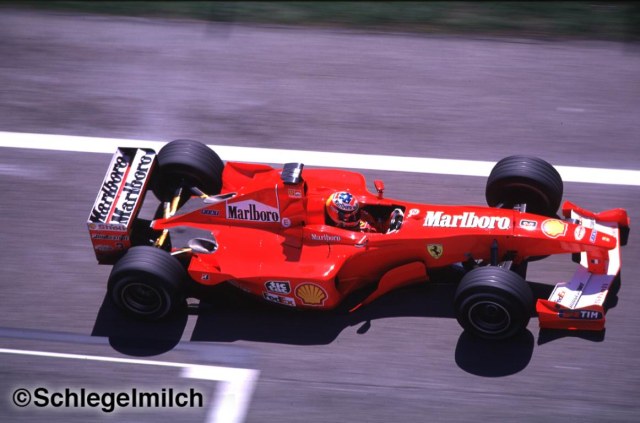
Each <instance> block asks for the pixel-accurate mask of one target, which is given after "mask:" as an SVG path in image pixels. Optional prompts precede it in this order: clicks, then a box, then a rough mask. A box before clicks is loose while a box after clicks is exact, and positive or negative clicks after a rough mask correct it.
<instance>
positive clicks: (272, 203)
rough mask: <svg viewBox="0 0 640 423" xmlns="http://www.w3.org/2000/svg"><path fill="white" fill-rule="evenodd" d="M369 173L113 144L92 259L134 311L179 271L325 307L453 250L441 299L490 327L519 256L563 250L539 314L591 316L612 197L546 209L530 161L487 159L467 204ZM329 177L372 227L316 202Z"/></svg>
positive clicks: (544, 172) (286, 301) (415, 272)
mask: <svg viewBox="0 0 640 423" xmlns="http://www.w3.org/2000/svg"><path fill="white" fill-rule="evenodd" d="M375 189H376V191H377V193H375V194H373V193H371V192H369V191H368V190H367V188H366V182H365V179H364V177H363V176H362V175H361V174H359V173H355V172H351V171H345V170H335V169H304V166H303V164H301V163H287V164H285V165H284V166H283V167H282V168H281V169H278V168H273V167H271V166H267V165H264V164H249V163H240V162H226V163H224V162H223V161H222V160H221V159H220V157H219V156H218V155H217V154H216V153H215V152H214V151H213V150H212V149H210V148H209V147H207V146H206V145H205V144H202V143H200V142H197V141H192V140H176V141H172V142H170V143H168V144H166V145H165V146H164V147H163V148H162V149H161V150H160V151H159V152H157V153H156V152H155V151H154V150H152V149H138V148H119V149H118V150H117V152H116V153H115V154H114V156H113V158H112V160H111V164H110V166H109V169H108V171H107V174H106V176H105V178H104V181H103V184H102V187H101V189H100V191H99V194H98V197H97V198H96V201H95V203H94V206H93V209H92V210H91V213H90V216H89V219H88V227H89V232H90V235H91V240H92V243H93V247H94V251H95V254H96V257H97V259H98V262H99V263H101V264H113V269H112V271H111V274H110V276H109V281H108V295H109V296H110V297H111V298H112V299H113V301H114V302H115V304H116V305H118V306H119V307H121V308H122V309H124V310H125V311H127V312H129V313H131V314H133V315H135V316H138V317H140V318H145V319H152V320H154V319H160V318H162V317H164V316H165V315H167V314H168V313H169V312H170V311H172V310H174V309H175V308H176V307H177V306H178V305H179V304H180V303H182V304H184V299H185V296H187V294H188V293H187V290H186V285H187V282H188V283H192V282H191V281H189V279H188V278H190V279H192V281H195V282H197V283H198V284H201V285H204V286H214V285H218V284H222V283H226V284H230V285H232V286H234V287H236V288H238V289H239V290H242V291H245V292H247V293H249V294H252V295H254V296H257V297H259V298H260V299H262V300H265V301H267V302H271V303H275V304H278V305H280V306H284V307H292V308H299V309H318V310H330V309H335V308H336V307H337V306H338V305H340V304H341V303H343V301H344V300H345V299H346V298H347V297H349V296H350V295H351V294H353V293H355V292H357V291H360V292H361V290H363V289H365V288H368V296H367V297H365V299H364V300H362V301H361V302H360V303H359V305H358V306H356V307H354V309H355V308H358V307H359V306H364V305H366V304H369V303H371V302H372V301H374V300H375V299H377V298H379V297H380V296H382V295H384V294H386V293H388V292H389V291H392V290H395V289H398V288H400V287H404V286H408V285H410V284H418V283H425V282H427V281H429V279H430V273H431V272H432V271H434V270H435V269H439V268H445V267H450V266H455V267H456V268H458V269H462V272H464V276H463V277H462V279H461V280H460V282H459V284H458V286H457V289H456V293H455V298H454V305H453V306H454V309H455V314H456V317H457V320H458V321H459V323H460V324H461V326H462V327H463V328H464V329H465V330H467V331H469V332H471V333H473V334H475V335H477V336H480V337H483V338H488V339H504V338H508V337H511V336H514V335H516V334H518V333H520V332H522V331H524V330H525V328H526V326H527V324H528V322H529V319H530V317H531V315H533V311H534V298H533V294H532V290H531V288H530V287H529V285H528V284H527V283H526V282H525V277H526V270H527V263H528V262H530V261H533V260H540V259H541V258H544V257H546V256H549V255H552V254H570V255H571V256H572V257H573V260H574V261H575V262H577V263H578V270H577V271H576V272H575V275H574V276H573V278H572V279H571V280H570V281H569V282H564V283H559V284H558V285H556V287H555V289H554V290H553V292H552V293H551V296H550V297H549V298H548V299H537V302H536V303H535V310H536V311H537V314H538V316H539V322H540V326H541V327H543V328H556V329H584V330H602V329H603V328H604V321H605V309H604V307H603V305H604V300H605V297H606V296H607V293H608V291H609V288H610V286H611V284H612V282H613V280H614V279H615V278H616V276H617V275H618V273H619V271H620V246H622V245H625V244H626V242H627V239H628V234H629V218H628V216H627V213H626V211H625V210H623V209H613V210H608V211H604V212H601V213H594V212H591V211H589V210H585V209H583V208H580V207H578V206H577V205H575V204H572V203H571V202H568V201H567V202H565V203H564V205H563V206H562V209H561V210H562V214H561V216H558V215H557V214H556V213H557V210H558V208H559V207H560V203H561V201H562V193H563V183H562V179H561V177H560V175H559V173H558V172H557V171H556V170H555V169H554V168H553V166H551V165H550V164H549V163H547V162H546V161H544V160H542V159H539V158H535V157H528V156H510V157H506V158H504V159H502V160H500V161H499V162H498V163H497V164H496V165H495V167H494V168H493V170H492V171H491V174H490V175H489V178H488V181H487V185H486V199H487V203H488V206H483V207H479V206H468V205H462V206H450V205H435V204H417V203H410V202H406V201H400V200H394V199H388V198H385V197H384V184H383V183H382V182H381V181H375ZM148 190H151V191H153V193H154V194H155V196H156V197H157V198H158V199H159V200H160V202H161V204H160V206H159V207H158V209H157V211H156V213H155V215H154V218H153V219H148V220H145V219H141V218H140V217H139V216H138V214H139V212H140V209H141V207H142V204H143V201H144V197H145V193H146V192H147V191H148ZM336 192H342V193H347V194H345V195H346V197H345V198H347V197H348V198H347V200H349V201H351V202H353V201H354V199H355V200H356V201H357V202H358V204H359V207H360V209H361V210H362V211H363V212H365V213H366V215H367V216H368V218H369V221H370V223H371V225H370V226H371V227H373V228H374V229H371V230H365V229H363V227H362V226H361V225H356V226H354V227H349V228H347V227H339V226H336V225H335V224H334V221H333V220H331V219H330V218H329V216H328V211H327V206H328V205H329V202H330V198H333V197H332V195H333V194H334V193H336ZM343 199H344V198H343ZM194 202H195V203H197V207H196V208H192V210H190V211H186V212H181V213H178V211H179V210H180V209H182V210H185V209H187V208H188V207H185V204H193V203H194ZM185 227H186V228H190V229H193V230H197V231H199V232H200V233H203V234H204V236H199V237H195V238H193V239H191V240H189V241H188V242H185V244H186V245H184V246H180V247H177V248H176V247H173V246H172V232H173V231H174V230H178V231H179V230H184V228H185ZM177 228H183V229H177ZM197 286H200V285H197Z"/></svg>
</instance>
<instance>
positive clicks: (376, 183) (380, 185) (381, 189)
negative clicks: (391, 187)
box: [373, 179, 384, 198]
mask: <svg viewBox="0 0 640 423" xmlns="http://www.w3.org/2000/svg"><path fill="white" fill-rule="evenodd" d="M373 185H374V186H375V187H376V191H378V198H382V195H383V194H384V182H382V181H381V180H379V179H376V180H375V181H373Z"/></svg>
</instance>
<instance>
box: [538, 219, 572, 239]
mask: <svg viewBox="0 0 640 423" xmlns="http://www.w3.org/2000/svg"><path fill="white" fill-rule="evenodd" d="M542 232H543V233H544V234H545V235H546V236H548V237H549V238H558V237H559V236H561V235H565V234H566V233H567V224H566V223H565V222H563V221H562V220H558V219H547V220H545V221H544V222H542Z"/></svg>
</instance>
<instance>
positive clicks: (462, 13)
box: [2, 0, 640, 41]
mask: <svg viewBox="0 0 640 423" xmlns="http://www.w3.org/2000/svg"><path fill="white" fill-rule="evenodd" d="M2 4H3V5H5V6H12V7H28V8H40V9H49V10H58V11H76V12H81V13H97V14H112V15H124V16H148V17H161V18H192V19H202V20H208V21H220V22H244V23H262V24H283V25H306V26H330V27H346V28H360V29H366V30H382V31H385V30H388V31H406V32H419V33H437V34H485V35H506V36H524V37H551V38H556V37H559V38H567V37H569V38H583V39H606V40H634V41H638V40H640V6H636V5H635V3H633V2H612V1H593V2H584V1H547V2H535V1H534V2H517V1H484V2H483V1H421V2H419V1H404V2H338V1H323V2H320V1H280V2H278V1H274V2H266V1H265V2H251V1H247V2H244V1H238V2H225V1H216V2H211V1H176V2H171V1H7V0H4V1H3V2H2Z"/></svg>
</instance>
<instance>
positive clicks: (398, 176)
mask: <svg viewBox="0 0 640 423" xmlns="http://www.w3.org/2000/svg"><path fill="white" fill-rule="evenodd" d="M636 53H637V50H635V49H634V48H632V47H631V46H628V45H623V44H612V43H596V42H548V41H533V40H494V39H463V38H442V37H435V36H428V35H423V36H410V35H402V34H389V35H384V34H375V33H358V32H348V31H334V30H327V31H325V30H301V29H291V28H267V27H262V28H257V27H247V26H241V25H234V24H231V25H229V24H226V25H219V24H203V23H197V22H189V21H153V20H144V19H116V18H104V17H79V16H74V15H62V14H48V15H47V14H37V13H25V12H15V11H11V10H7V9H0V57H3V58H4V59H3V60H2V62H0V130H1V131H7V132H25V133H44V134H63V135H81V136H95V137H111V138H127V139H143V140H163V141H168V140H171V139H175V138H195V139H199V140H202V141H204V142H207V143H208V144H220V145H227V146H243V147H262V148H280V149H297V150H309V151H331V152H345V153H346V152H348V153H360V154H379V155H403V156H412V157H434V158H450V159H468V160H484V161H496V160H498V159H500V158H501V157H503V156H506V155H509V154H516V153H523V154H533V155H537V156H540V157H543V158H545V159H546V160H548V161H550V162H551V163H553V164H555V165H565V166H585V167H598V168H611V169H628V170H638V168H639V165H638V163H639V161H638V158H639V156H640V155H639V153H640V147H638V137H639V135H640V121H639V120H638V112H639V111H640V55H638V54H636ZM108 162H109V155H108V154H96V153H72V152H64V151H48V150H31V149H29V150H27V149H19V148H0V192H1V193H2V200H1V202H0V228H1V233H2V238H1V239H2V249H3V252H2V254H0V268H1V269H2V273H1V275H2V276H1V277H0V279H1V280H2V283H1V284H0V310H1V313H0V319H1V320H0V349H1V350H0V353H1V354H2V357H1V358H0V363H2V364H0V377H1V379H2V381H1V382H0V391H1V393H0V420H1V421H7V422H14V421H16V422H17V421H20V422H23V421H25V422H40V421H44V420H47V421H51V422H58V421H59V422H76V421H78V422H79V421H87V420H92V421H103V420H109V421H132V422H133V421H135V422H147V421H149V422H152V421H158V420H160V419H163V420H164V419H170V420H172V421H175V422H181V421H185V422H192V421H225V418H227V420H226V421H231V418H230V417H228V416H230V415H229V414H227V415H218V416H217V417H216V415H215V413H216V412H221V410H225V409H230V410H236V411H237V410H241V409H242V406H241V404H238V401H239V393H244V394H248V395H247V396H248V397H249V402H248V403H247V407H246V415H241V416H240V417H238V419H237V421H243V420H244V421H246V422H266V421H280V422H300V421H305V422H308V423H311V422H326V421H357V422H381V423H382V422H389V421H395V422H425V421H433V422H459V421H486V420H492V421H526V422H537V421H544V422H548V421H558V422H560V421H562V422H578V421H579V422H601V421H610V422H636V421H638V419H639V418H640V405H639V404H638V401H637V398H638V395H639V394H640V371H639V370H638V369H639V368H640V355H639V354H638V351H639V349H640V331H638V326H639V323H640V314H639V313H638V307H637V304H638V303H640V288H638V286H637V283H636V282H637V281H638V280H640V271H639V270H638V269H637V267H636V264H637V262H638V258H639V257H640V249H639V248H638V243H637V242H636V239H635V238H636V237H635V236H634V235H635V234H634V222H638V221H639V219H638V217H639V213H638V209H639V206H640V200H639V197H640V196H639V195H638V194H639V191H638V187H637V186H625V185H616V184H611V185H604V184H589V183H574V182H570V183H566V184H565V198H567V199H570V200H572V201H573V202H575V203H577V204H579V205H581V206H583V207H586V208H590V209H593V210H596V211H599V210H604V209H608V208H615V207H623V208H626V209H627V210H628V211H629V213H630V216H631V220H632V229H631V237H630V242H629V245H628V246H627V247H625V248H624V249H623V251H622V262H623V271H622V282H621V287H620V290H619V292H618V293H617V295H615V294H612V296H611V300H612V301H611V306H612V307H611V308H610V310H609V312H608V314H607V329H606V332H605V333H603V334H582V333H581V334H571V335H570V336H567V335H565V334H562V333H555V332H540V331H539V329H538V327H537V319H535V318H533V319H532V320H531V322H530V324H529V327H528V332H527V333H526V334H525V335H523V336H521V337H519V338H516V339H514V340H511V341H508V342H501V343H487V342H482V341H478V340H475V339H473V338H471V337H469V336H467V335H466V334H464V333H462V332H461V330H460V328H459V326H458V324H457V322H456V321H455V319H454V317H453V310H452V307H451V299H452V296H453V292H454V286H453V285H452V284H447V283H438V284H433V285H424V286H418V287H414V288H410V289H406V290H403V291H399V292H396V293H393V294H390V295H389V296H387V297H385V298H383V299H380V300H379V301H377V302H376V303H374V304H371V305H370V306H369V307H367V308H364V309H362V310H360V311H359V312H357V313H354V314H352V315H349V316H344V315H331V314H330V315H326V314H306V313H294V314H291V313H284V312H282V311H280V310H279V309H273V308H270V307H266V306H260V305H256V304H254V303H252V302H247V301H245V300H243V299H242V298H236V297H233V296H227V293H220V295H219V296H215V297H214V298H211V299H210V302H209V303H208V304H207V305H204V304H202V305H200V306H198V305H197V304H194V306H193V307H192V310H191V311H190V313H189V315H188V316H182V317H181V318H174V319H171V320H168V321H163V322H158V323H154V324H142V323H139V322H135V321H131V320H129V319H127V318H125V317H123V316H122V315H121V314H119V313H118V312H117V311H116V310H114V309H113V306H112V305H111V304H110V303H109V301H107V300H106V299H105V288H106V286H105V285H106V279H107V277H108V274H109V270H110V269H109V267H104V266H98V265H96V263H95V259H94V257H93V252H92V250H91V247H90V242H89V238H88V235H87V233H86V227H85V223H84V222H85V221H86V218H87V215H88V212H89V209H90V206H91V204H92V202H93V200H94V198H95V195H96V192H97V189H98V186H99V184H100V182H101V180H102V177H103V175H104V172H105V169H106V166H107V164H108ZM344 166H345V167H348V166H349V163H344ZM363 173H364V174H365V176H366V177H367V179H368V180H370V181H371V180H373V179H375V178H381V179H384V181H385V183H386V185H387V195H388V196H389V197H396V198H404V199H408V200H412V201H421V202H431V203H444V204H456V203H468V204H483V203H484V198H483V190H484V179H483V178H481V177H472V176H455V175H438V174H417V173H406V172H405V173H403V172H385V171H371V170H363ZM572 270H573V265H572V263H571V262H570V260H569V258H568V257H560V258H551V259H549V260H547V261H542V262H538V263H536V264H535V265H532V268H531V270H530V272H529V275H528V280H529V282H530V283H531V285H532V287H533V288H534V290H535V292H536V294H539V295H541V296H544V295H545V294H546V295H548V293H549V291H550V289H551V286H552V285H553V284H554V283H555V282H558V281H560V280H563V279H566V278H568V277H569V276H570V274H571V272H572ZM7 349H13V350H20V351H31V352H33V351H43V352H48V353H61V354H75V355H78V356H82V357H75V358H72V357H66V358H65V357H63V356H56V355H53V354H49V355H42V356H34V355H26V354H25V353H9V352H7V351H6V350H7ZM96 357H103V358H105V359H106V360H108V359H110V360H111V361H104V360H103V361H96V360H97V359H96ZM118 359H122V360H132V361H130V362H120V361H118ZM134 360H141V362H135V361H134ZM142 361H161V362H164V363H186V365H188V366H192V365H204V366H217V367H215V368H216V369H218V368H231V369H252V370H255V371H256V372H255V373H252V374H253V375H254V376H256V377H257V382H256V383H255V385H254V386H253V388H252V386H250V384H245V385H244V388H242V389H240V390H237V391H233V390H232V389H231V390H227V391H225V386H227V387H228V385H225V383H227V382H225V381H224V380H221V379H224V377H223V376H221V375H222V373H217V374H216V375H214V376H212V378H210V379H209V380H204V379H193V378H188V377H185V373H184V370H183V371H182V372H181V371H180V370H178V369H176V368H173V367H166V366H165V367H161V366H157V365H156V366H154V365H149V364H148V363H146V364H145V363H142ZM258 372H259V373H258ZM216 378H218V379H216ZM231 379H233V377H231ZM229 380H230V379H229ZM234 380H236V379H234ZM43 386H44V387H48V388H49V389H50V390H52V391H54V390H64V388H70V389H80V388H86V389H89V390H94V391H100V392H107V391H124V390H130V389H132V388H139V389H147V390H151V391H153V390H156V391H159V390H161V389H163V388H165V389H168V388H171V387H173V388H175V389H177V390H180V389H182V390H188V389H190V388H194V389H196V390H199V391H200V392H202V393H203V395H204V397H205V403H206V404H204V406H203V407H195V408H181V409H176V408H173V409H155V408H143V409H135V410H131V409H126V410H119V411H117V412H115V413H105V412H102V411H100V410H97V409H83V410H78V409H60V408H55V409H53V408H48V409H39V408H34V407H27V408H19V407H17V406H15V405H14V404H13V403H12V395H13V393H14V391H15V390H16V389H18V388H29V389H31V388H36V387H43ZM216 401H219V402H216ZM225 407H226V408H225ZM211 410H213V411H211ZM210 412H211V413H212V414H208V413H210ZM225 416H226V417H225ZM236 417H237V416H236ZM216 418H217V419H218V420H216Z"/></svg>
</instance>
